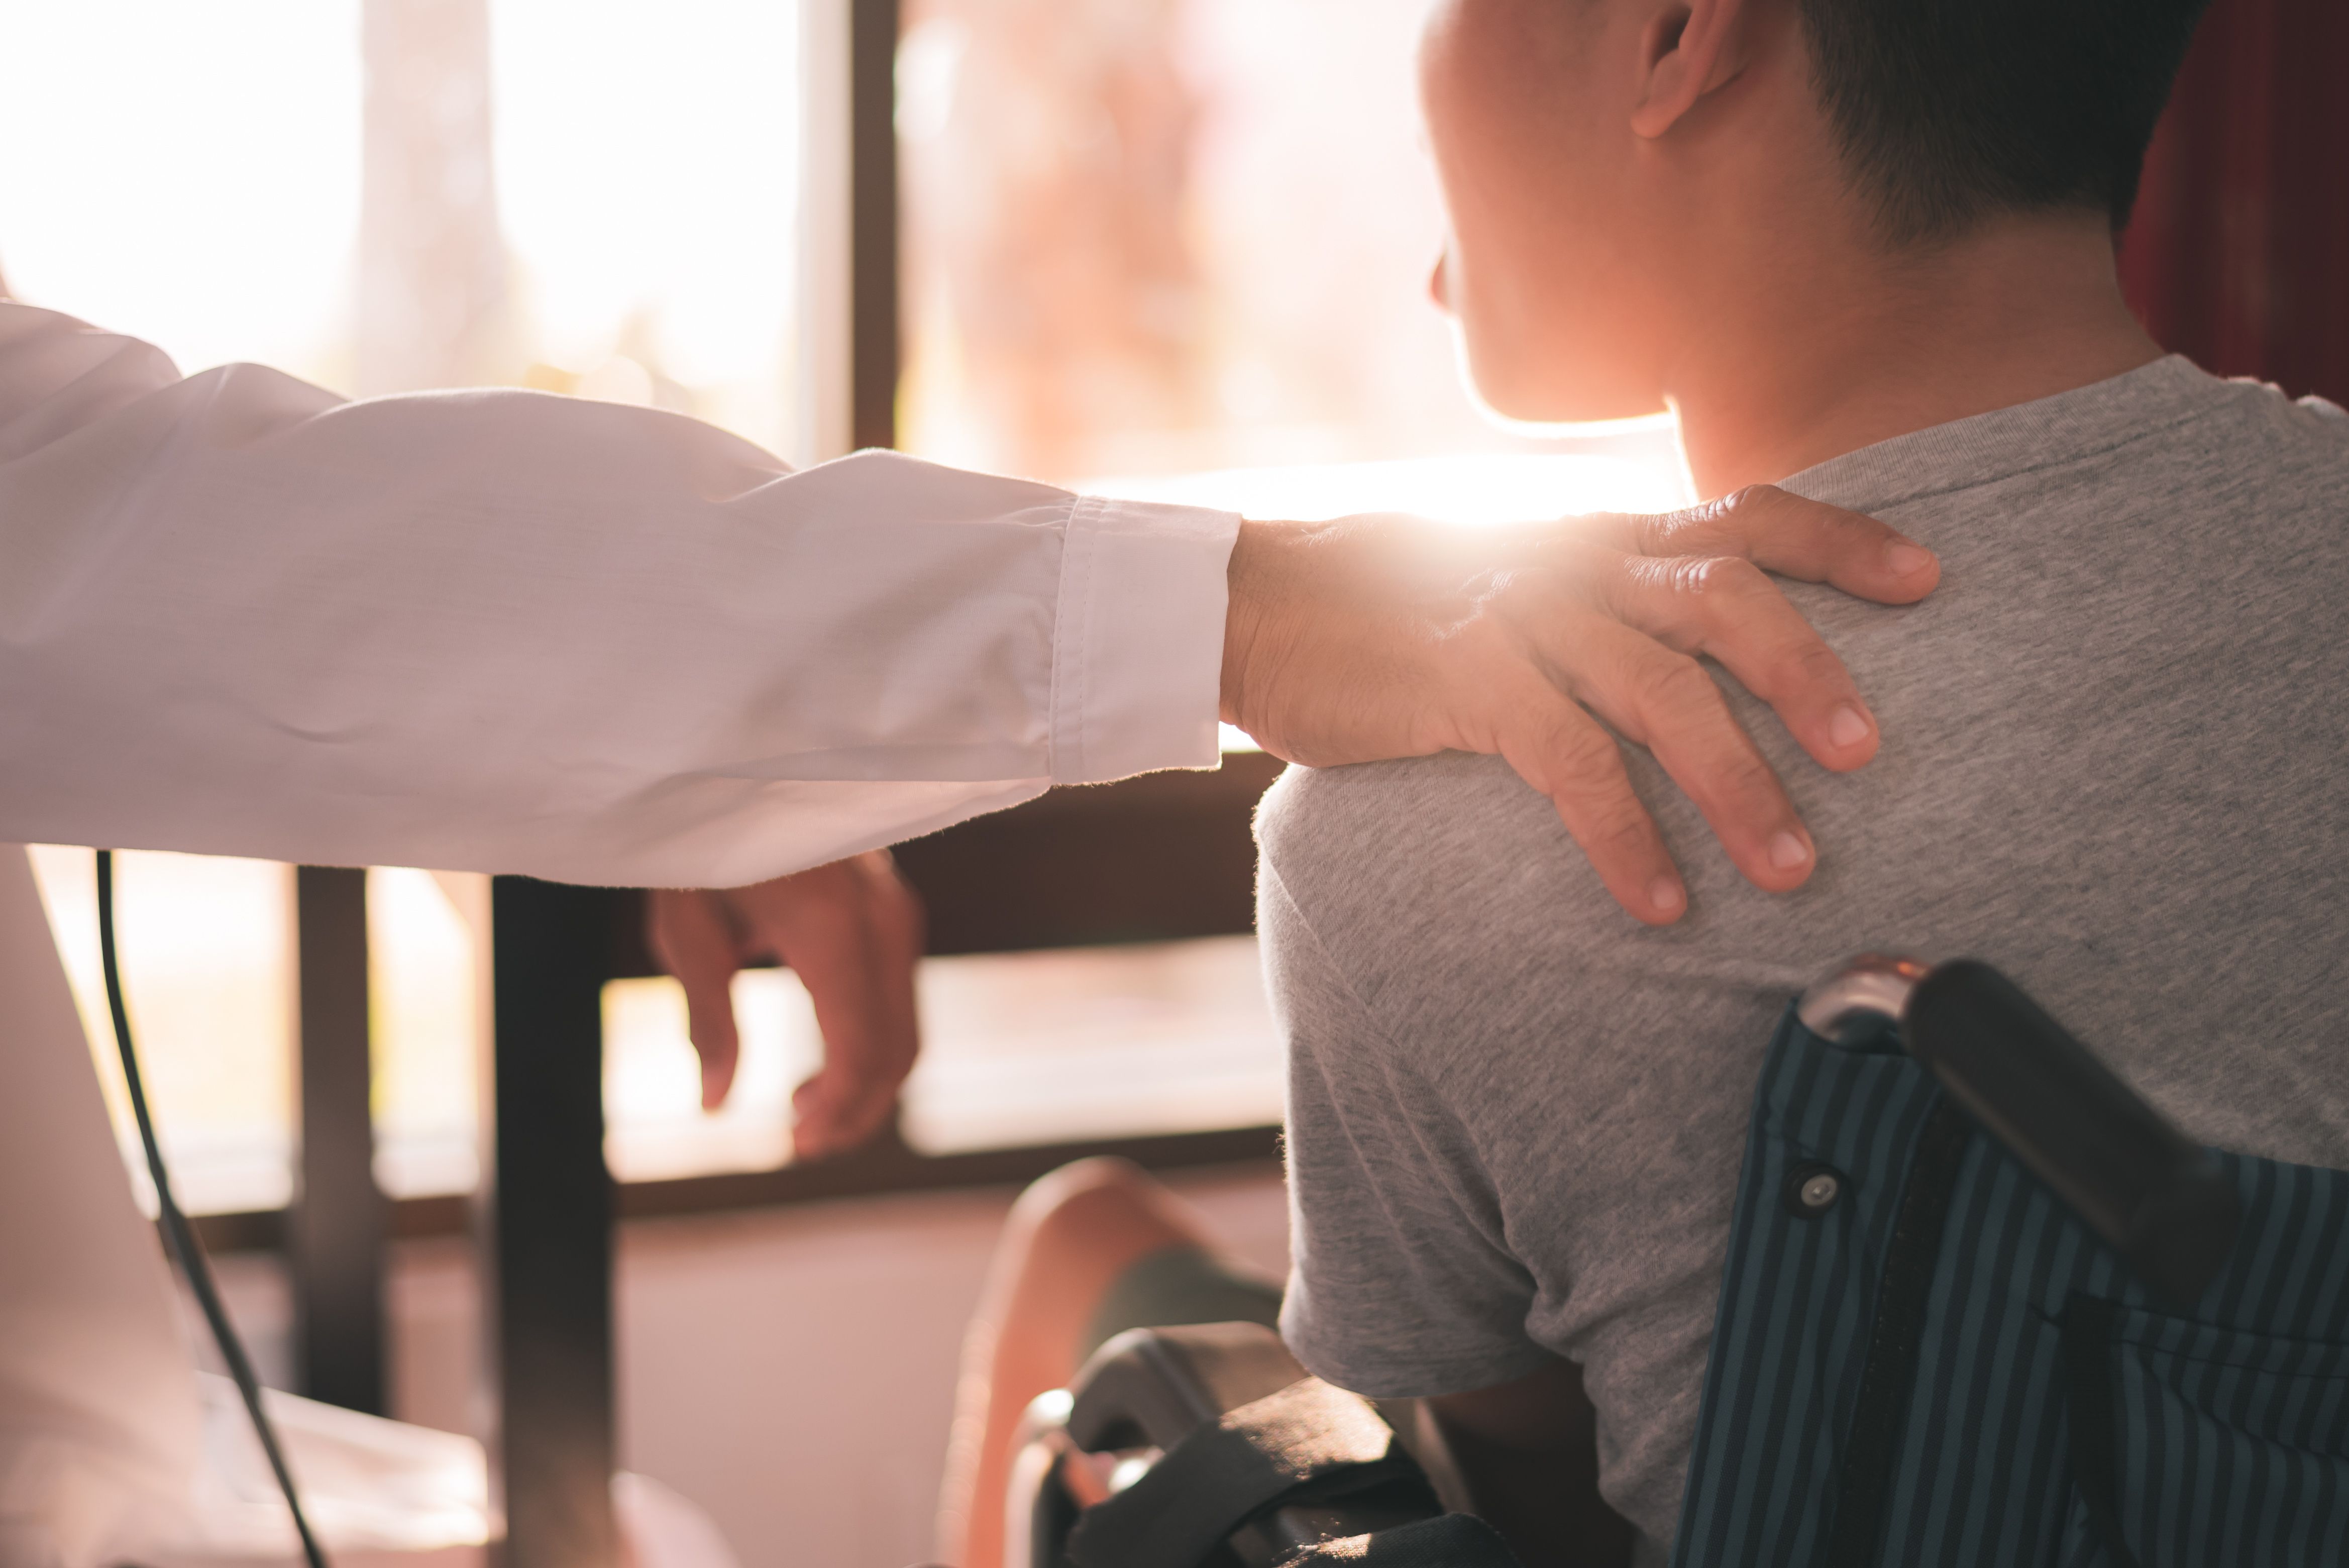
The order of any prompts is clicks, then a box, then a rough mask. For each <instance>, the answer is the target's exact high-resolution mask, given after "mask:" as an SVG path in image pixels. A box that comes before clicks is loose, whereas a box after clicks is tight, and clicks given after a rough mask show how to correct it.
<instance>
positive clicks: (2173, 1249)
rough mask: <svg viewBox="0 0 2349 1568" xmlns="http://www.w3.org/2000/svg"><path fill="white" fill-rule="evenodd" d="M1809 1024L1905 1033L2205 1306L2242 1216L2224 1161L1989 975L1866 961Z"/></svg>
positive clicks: (1830, 980)
mask: <svg viewBox="0 0 2349 1568" xmlns="http://www.w3.org/2000/svg"><path fill="white" fill-rule="evenodd" d="M1800 1012H1801V1016H1802V1019H1803V1022H1804V1023H1805V1025H1806V1027H1808V1028H1809V1029H1811V1031H1812V1032H1813V1033H1816V1034H1819V1035H1821V1036H1822V1037H1826V1038H1844V1039H1848V1038H1849V1037H1850V1036H1851V1033H1852V1032H1853V1030H1854V1028H1855V1026H1857V1027H1860V1028H1868V1027H1880V1026H1881V1025H1882V1024H1883V1023H1891V1022H1896V1021H1897V1022H1898V1023H1899V1031H1900V1041H1901V1044H1902V1046H1903V1047H1904V1048H1905V1049H1906V1050H1907V1051H1908V1053H1909V1055H1910V1056H1911V1057H1913V1058H1915V1059H1916V1060H1917V1061H1918V1062H1919V1063H1920V1064H1922V1065H1923V1066H1924V1067H1925V1068H1926V1069H1927V1070H1929V1071H1930V1072H1931V1073H1932V1075H1934V1077H1936V1078H1937V1079H1939V1080H1940V1084H1941V1086H1942V1088H1943V1089H1945V1090H1946V1091H1948V1093H1949V1095H1950V1096H1951V1098H1953V1099H1954V1100H1956V1101H1957V1102H1958V1104H1960V1105H1961V1106H1964V1107H1965V1108H1966V1109H1967V1110H1968V1111H1969V1112H1971V1114H1972V1116H1973V1117H1974V1119H1975V1120H1977V1121H1979V1122H1980V1123H1982V1126H1983V1127H1986V1128H1988V1129H1989V1130H1990V1132H1991V1133H1992V1136H1994V1137H1997V1138H1998V1139H1999V1140H2000V1141H2001V1142H2002V1143H2003V1144H2004V1145H2005V1146H2006V1147H2007V1148H2008V1149H2009V1150H2011V1151H2012V1152H2013V1155H2014V1157H2015V1158H2017V1159H2019V1160H2021V1161H2022V1162H2023V1166H2024V1167H2025V1168H2028V1169H2029V1170H2030V1171H2031V1173H2032V1174H2033V1175H2034V1176H2036V1177H2038V1178H2039V1179H2040V1180H2042V1181H2044V1182H2045V1183H2046V1184H2047V1185H2048V1187H2049V1188H2050V1189H2053V1190H2054V1192H2055V1194H2056V1196H2058V1197H2059V1198H2061V1199H2064V1202H2066V1203H2067V1204H2069V1205H2070V1206H2071V1208H2072V1210H2073V1211H2074V1212H2075V1213H2076V1214H2078V1215H2079V1217H2080V1218H2081V1220H2084V1221H2085V1222H2086V1224H2087V1225H2088V1227H2089V1228H2090V1229H2091V1230H2094V1231H2095V1232H2096V1233H2097V1234H2098V1235H2099V1236H2101V1237H2103V1238H2104V1240H2105V1241H2106V1243H2107V1244H2109V1245H2110V1246H2111V1247H2112V1248H2113V1250H2114V1251H2116V1252H2118V1253H2120V1254H2121V1256H2122V1257H2124V1258H2126V1259H2127V1261H2128V1262H2129V1265H2130V1267H2131V1268H2132V1269H2134V1270H2135V1271H2136V1272H2137V1276H2138V1277H2139V1278H2140V1279H2142V1280H2143V1281H2145V1282H2146V1283H2147V1284H2148V1285H2150V1286H2152V1287H2153V1288H2154V1289H2155V1290H2156V1291H2157V1292H2158V1293H2161V1294H2163V1295H2165V1296H2167V1297H2168V1298H2169V1299H2170V1300H2171V1301H2172V1302H2173V1303H2177V1304H2178V1305H2180V1306H2190V1305H2191V1304H2192V1303H2194V1302H2196V1301H2197V1300H2199V1298H2200V1297H2201V1294H2202V1293H2203V1292H2204V1290H2206V1289H2207V1288H2209V1283H2210V1282H2211V1281H2212V1280H2213V1279H2215V1278H2216V1277H2217V1276H2218V1272H2219V1270H2220V1267H2221V1266H2223V1265H2224V1263H2225V1262H2226V1260H2227V1255H2228V1253H2229V1252H2230V1251H2233V1249H2234V1244H2235V1234H2236V1231H2238V1230H2239V1229H2240V1225H2241V1222H2242V1206H2241V1202H2240V1199H2239V1198H2238V1196H2237V1194H2236V1191H2235V1189H2234V1185H2233V1183H2232V1182H2230V1180H2229V1179H2228V1178H2227V1175H2226V1173H2225V1172H2224V1171H2223V1170H2222V1169H2220V1166H2219V1164H2218V1162H2217V1161H2216V1160H2214V1159H2212V1158H2210V1157H2209V1154H2207V1153H2206V1152H2204V1151H2203V1150H2202V1149H2200V1148H2199V1147H2196V1146H2195V1145H2194V1143H2193V1142H2192V1141H2190V1140H2189V1138H2187V1137H2186V1136H2185V1135H2184V1134H2183V1133H2181V1132H2179V1131H2178V1129H2177V1128H2176V1127H2173V1126H2171V1125H2170V1123H2169V1121H2168V1118H2166V1117H2164V1116H2162V1114H2161V1113H2160V1112H2159V1111H2157V1110H2156V1109H2154V1107H2153V1106H2151V1105H2149V1104H2148V1103H2147V1101H2146V1099H2145V1097H2144V1096H2141V1095H2139V1094H2138V1093H2137V1091H2136V1090H2135V1089H2132V1088H2130V1087H2129V1086H2128V1085H2127V1084H2126V1083H2124V1082H2123V1081H2122V1080H2121V1079H2120V1078H2119V1077H2118V1076H2117V1075H2115V1074H2114V1073H2113V1071H2112V1069H2110V1068H2108V1067H2106V1065H2105V1064H2103V1063H2102V1062H2100V1061H2098V1060H2097V1059H2096V1057H2095V1054H2094V1053H2092V1052H2091V1051H2089V1049H2088V1048H2087V1047H2086V1046H2085V1045H2084V1044H2081V1043H2080V1042H2079V1041H2078V1040H2076V1039H2075V1038H2074V1037H2073V1036H2072V1034H2071V1033H2070V1032H2069V1031H2067V1030H2066V1029H2064V1026H2063V1025H2062V1024H2060V1023H2057V1022H2055V1020H2054V1018H2052V1017H2050V1016H2048V1014H2047V1013H2046V1012H2045V1011H2044V1010H2043V1009H2042V1008H2041V1007H2040V1006H2039V1004H2038V1003H2036V1002H2033V1001H2032V1000H2031V998H2030V997H2029V996H2027V995H2025V994H2024V993H2023V991H2022V989H2021V988H2020V987H2018V986H2016V985H2015V984H2014V982H2013V981H2010V980H2008V979H2007V978H2006V977H2005V976H2004V975H2002V974H2001V973H1999V972H1998V971H1996V970H1994V969H1992V967H1991V966H1990V965H1988V964H1986V963H1982V962H1979V961H1975V960H1971V959H1961V960H1958V961H1954V962H1951V963H1945V964H1941V965H1940V966H1939V967H1937V968H1933V969H1930V970H1929V969H1927V968H1926V966H1924V965H1923V964H1921V963H1919V962H1917V961H1914V960H1909V959H1886V958H1873V957H1871V958H1862V959H1855V960H1854V961H1852V962H1850V963H1849V964H1847V965H1846V966H1844V967H1843V968H1842V969H1840V970H1838V971H1837V972H1836V973H1834V974H1832V975H1830V976H1829V977H1827V978H1826V980H1823V981H1820V982H1819V983H1818V984H1817V985H1816V986H1814V987H1812V988H1811V990H1810V991H1809V992H1806V994H1805V996H1804V998H1803V1002H1802V1004H1801V1008H1800Z"/></svg>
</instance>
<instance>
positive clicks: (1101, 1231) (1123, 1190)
mask: <svg viewBox="0 0 2349 1568" xmlns="http://www.w3.org/2000/svg"><path fill="white" fill-rule="evenodd" d="M1007 1234H1008V1236H1009V1237H1012V1238H1017V1239H1018V1241H1019V1244H1020V1246H1021V1250H1022V1251H1027V1252H1029V1253H1030V1254H1031V1255H1040V1256H1044V1257H1050V1258H1060V1259H1071V1260H1073V1259H1087V1260H1092V1261H1095V1262H1113V1261H1123V1260H1127V1259H1131V1258H1133V1257H1136V1256H1139V1255H1140V1254H1142V1253H1143V1252H1147V1251H1156V1250H1157V1249H1159V1248H1161V1247H1167V1246H1175V1245H1181V1244H1191V1245H1199V1244H1203V1243H1204V1241H1205V1236H1204V1234H1203V1232H1202V1231H1201V1228H1200V1227H1199V1225H1198V1224H1197V1223H1196V1222H1195V1220H1193V1219H1192V1218H1191V1216H1190V1215H1189V1214H1188V1213H1187V1212H1186V1206H1185V1204H1184V1203H1183V1202H1182V1201H1181V1199H1177V1198H1176V1197H1175V1196H1174V1194H1173V1193H1171V1192H1169V1191H1168V1190H1167V1189H1165V1188H1164V1186H1162V1185H1160V1184H1159V1182H1158V1181H1157V1180H1155V1179H1154V1178H1152V1177H1151V1176H1150V1174H1149V1173H1148V1172H1146V1171H1144V1170H1143V1168H1141V1167H1139V1166H1137V1165H1135V1164H1133V1162H1132V1161H1130V1160H1123V1159H1109V1158H1095V1159H1082V1160H1079V1161H1077V1162H1076V1163H1075V1164H1073V1165H1064V1166H1062V1167H1061V1168H1060V1169H1058V1170H1055V1171H1052V1172H1050V1173H1049V1174H1047V1175H1045V1176H1042V1177H1040V1178H1038V1179H1036V1181H1035V1182H1033V1183H1032V1184H1031V1185H1030V1187H1029V1189H1028V1190H1027V1191H1025V1192H1023V1193H1021V1194H1020V1195H1019V1201H1018V1202H1017V1203H1015V1204H1013V1205H1012V1210H1011V1215H1010V1220H1009V1226H1008V1228H1007Z"/></svg>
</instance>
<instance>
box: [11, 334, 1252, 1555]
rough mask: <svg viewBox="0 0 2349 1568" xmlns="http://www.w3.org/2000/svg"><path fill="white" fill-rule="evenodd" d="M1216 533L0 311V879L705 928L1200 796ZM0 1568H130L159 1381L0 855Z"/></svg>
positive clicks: (152, 1280) (1030, 490)
mask: <svg viewBox="0 0 2349 1568" xmlns="http://www.w3.org/2000/svg"><path fill="white" fill-rule="evenodd" d="M1236 530H1237V520H1236V519H1234V518H1231V517H1228V516H1226V515H1223V514H1216V513H1209V512H1200V511H1194V510H1190V509H1187V508H1179V507H1166V506H1155V505H1142V504H1123V503H1113V502H1105V501H1100V500H1094V499H1087V498H1081V497H1079V496H1075V495H1071V494H1069V493H1065V492H1062V491H1059V490H1055V489H1051V488H1050V487H1048V486H1045V485H1040V484H1033V483H1025V482H1021V481H1018V480H1009V479H1000V478H993V477H988V476H985V475H979V474H971V473H962V472H953V471H950V470H947V469H941V468H936V467H932V466H930V465H927V464H925V463H921V462H914V461H912V460H910V459H907V458H904V457H899V456H895V455H890V454H882V453H867V454H863V455H860V456H856V457H852V458H847V459H843V460H842V461H840V462H833V463H828V464H825V465H823V466H822V467H819V468H814V469H811V470H808V471H806V472H792V471H791V470H790V469H788V468H787V467H786V466H785V465H784V464H782V463H781V462H778V461H777V460H776V459H774V458H773V457H771V455H769V454H768V453H767V452H763V451H761V450H760V449H759V448H757V447H755V446H753V445H751V444H750V443H749V442H747V441H740V440H739V439H737V438H735V437H733V436H730V435H728V434H726V433H724V432H722V431H718V430H715V429H713V428H711V427H709V426H708V425H704V424H700V423H698V422H696V421H691V420H687V419H681V418H678V417H677V416H675V415H671V414H666V413H660V412H657V411H654V410H644V409H635V408H623V407H617V406H613V405H607V404H599V403H590V402H581V401H575V400H568V399H562V398H554V397H548V396H544V395H541V394H536V393H530V392H519V391H502V390H500V391H476V392H450V393H440V394H432V395H428V396H420V397H405V398H387V399H378V400H372V401H366V402H357V403H352V402H347V401H345V400H342V399H340V398H337V397H336V396H334V395H333V394H331V393H328V392H326V391H323V390H321V389H318V388H316V387H313V386H309V385H306V384H305V383H303V382H301V381H298V380H295V379H292V378H290V377H286V376H284V375H280V374H278V373H276V372H274V371H272V370H267V369H259V368H257V367H254V366H231V367H227V368H223V369H214V370H209V371H205V372H203V373H202V374H200V375H196V376H192V377H187V378H184V379H183V378H181V376H180V374H179V372H178V371H177V370H176V369H174V368H173V367H172V365H171V362H170V360H169V359H168V358H166V357H165V356H164V355H162V354H161V353H160V352H159V351H158V350H156V349H155V348H151V347H150V346H148V345H146V344H143V343H140V342H137V341H134V340H132V339H129V338H125V337H116V336H111V335H108V334H105V333H102V332H98V331H96V330H93V329H91V328H89V327H85V326H83V325H82V324H80V323H78V322H76V321H73V320H71V319H69V318H67V317H62V316H58V315H56V314H54V313H51V312H47V311H42V310H37V309H34V308H31V307H29V306H22V305H16V304H11V303H8V302H5V301H0V841H14V842H53V843H67V844H98V845H109V846H116V847H145V848H160V849H180V850H190V851H195V852H200V853H206V854H220V855H243V856H255V857H266V858H272V859H280V860H294V861H304V862H308V863H312V864H328V865H405V866H426V867H435V868H442V869H465V870H480V871H501V872H524V873H529V874H533V875H536V876H542V877H554V878H558V879H566V880H573V881H580V882H590V883H605V884H634V885H673V886H726V885H733V884H740V883H745V882H750V881H755V880H758V879H761V878H763V877H771V876H775V875H778V874H781V873H782V872H785V871H790V870H794V869H798V868H801V867H807V866H812V865H818V864H822V863H823V862H825V861H828V860H833V859H836V858H839V857H842V856H843V855H846V854H849V853H851V852H853V851H856V850H860V849H865V848H870V847H873V846H878V845H882V844H886V843H889V842H892V841H894V840H897V839H902V838H905V837H909V836H915V835H918V834H921V833H924V832H927V831H929V830H931V829H934V828H937V827H940V826H946V825H947V824H948V823H950V822H954V821H957V820H958V819H960V818H963V817H966V816H969V815H974V814H976V813H978V812H982V811H987V810H990V809H993V808H996V807H999V806H1005V805H1013V804H1015V803H1017V802H1019V801H1020V800H1023V799H1026V798H1028V797H1030V796H1032V795H1034V794H1039V793H1040V792H1041V791H1042V790H1043V789H1044V788H1046V787H1047V786H1048V785H1049V784H1053V783H1081V782H1089V781H1095V780H1104V779H1111V778H1116V777H1120V776H1123V775H1125V774H1133V773H1139V772H1143V771H1146V770H1150V769H1154V768H1166V767H1185V766H1212V765H1214V763H1215V762H1216V694H1217V683H1218V675H1219V669H1220V664H1221V656H1222V642H1223V619H1224V607H1225V568H1226V562H1227V559H1228V556H1229V554H1230V550H1231V545H1232V542H1233V539H1234V537H1235V535H1236ZM0 1043H5V1044H0V1051H5V1054H6V1057H7V1060H6V1061H5V1065H0V1565H10V1564H15V1563H36V1562H47V1561H50V1560H54V1561H56V1562H57V1563H61V1564H65V1565H67V1568H72V1565H76V1564H80V1563H95V1562H98V1561H99V1560H100V1558H101V1557H103V1556H106V1555H107V1554H109V1553H119V1552H127V1551H132V1550H137V1549H138V1547H139V1542H140V1540H141V1532H142V1531H145V1530H147V1529H149V1528H150V1526H153V1525H156V1524H157V1523H159V1522H160V1521H161V1516H162V1514H163V1513H164V1512H166V1511H168V1510H169V1508H170V1506H171V1503H170V1501H169V1500H170V1498H171V1496H172V1495H174V1493H175V1490H176V1489H181V1488H182V1487H183V1486H184V1483H185V1480H186V1478H187V1476H188V1473H189V1471H190V1467H191V1464H192V1462H193V1460H192V1454H193V1450H194V1446H195V1443H196V1440H197V1439H196V1426H197V1417H196V1407H195V1395H194V1391H193V1387H192V1372H191V1364H190V1361H189V1355H188V1351H187V1349H186V1347H185V1346H184V1345H182V1344H181V1342H180V1340H179V1339H178V1337H177V1329H176V1327H175V1325H174V1324H173V1320H172V1317H171V1311H170V1309H169V1306H168V1294H167V1285H166V1282H165V1279H164V1276H163V1274H162V1272H161V1269H160V1261H159V1258H158V1255H157V1251H156V1248H155V1245H154V1241H153V1238H152V1233H151V1231H149V1230H148V1229H147V1228H146V1227H145V1225H144V1224H143V1222H142V1221H140V1219H139V1217H138V1215H137V1212H136V1210H135V1208H134V1207H133V1203H132V1199H131V1194H130V1189H129V1182H128V1179H127V1177H126V1174H125V1172H124V1170H123V1168H122V1166H121V1164H120V1161H119V1158H118V1157H117V1155H116V1152H115V1148H114V1146H113V1142H112V1138H111V1137H110V1135H109V1131H108V1128H107V1125H106V1120H105V1115H104V1111H103V1107H102V1106H101V1105H100V1103H99V1100H98V1093H97V1087H96V1084H95V1081H94V1079H93V1078H92V1075H91V1074H90V1072H89V1068H88V1052H87V1047H86V1045H85V1044H84V1042H83V1041H82V1039H81V1036H80V1031H79V1028H78V1023H76V1021H75V1019H74V1015H73V1010H72V1006H71V1002H70V1000H69V998H68V996H67V991H66V988H65V982H64V979H63V975H62V971H61V970H60V969H59V966H58V963H57V958H56V955H55V953H54V951H52V950H49V944H48V940H47V928H46V926H45V924H44V923H43V920H42V915H41V909H40V907H39V903H38V899H37V897H36V893H35V890H34V887H33V883H32V880H31V877H30V875H29V872H28V870H27V868H26V866H25V864H24V861H23V857H22V856H21V855H20V854H18V853H16V851H13V850H11V851H6V852H5V854H0Z"/></svg>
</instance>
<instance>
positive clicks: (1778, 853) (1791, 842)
mask: <svg viewBox="0 0 2349 1568" xmlns="http://www.w3.org/2000/svg"><path fill="white" fill-rule="evenodd" d="M1810 863H1811V846H1809V845H1807V844H1806V843H1804V842H1803V841H1802V840H1801V839H1799V838H1797V837H1795V836H1794V835H1793V834H1791V833H1782V834H1780V835H1778V836H1777V837H1775V838H1774V839H1772V840H1771V841H1770V864H1771V865H1772V866H1774V867H1776V868H1777V869H1779V870H1781V871H1795V870H1799V869H1801V868H1802V867H1806V866H1807V865H1809V864H1810Z"/></svg>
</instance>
